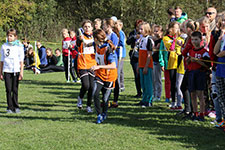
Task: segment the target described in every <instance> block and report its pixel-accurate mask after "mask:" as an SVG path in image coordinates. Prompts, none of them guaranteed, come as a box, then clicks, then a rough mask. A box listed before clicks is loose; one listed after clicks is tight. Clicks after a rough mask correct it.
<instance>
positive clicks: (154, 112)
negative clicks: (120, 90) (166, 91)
mask: <svg viewBox="0 0 225 150" xmlns="http://www.w3.org/2000/svg"><path fill="white" fill-rule="evenodd" d="M120 101H122V100H120ZM124 102H126V101H124ZM163 105H165V104H164V103H163V104H162V103H159V102H158V103H157V104H156V105H155V106H153V107H151V108H146V109H143V108H140V107H137V106H132V105H131V106H128V107H126V108H124V105H121V107H118V108H116V109H112V108H110V109H109V110H108V118H107V120H105V121H104V122H103V123H102V125H103V126H104V125H107V124H115V125H118V126H127V127H133V128H138V129H140V130H147V131H149V134H153V135H156V137H157V138H158V139H159V140H164V141H165V142H168V141H172V142H179V143H183V144H182V145H183V146H184V148H191V147H192V148H195V149H197V150H206V149H210V150H211V149H218V147H219V149H224V148H225V143H224V136H225V134H224V133H223V132H221V131H219V130H218V129H215V128H213V127H208V126H206V125H205V124H209V122H208V121H206V122H193V121H191V120H188V121H183V120H181V119H178V118H176V116H175V114H176V113H175V112H173V111H169V110H168V108H166V107H165V106H164V107H163ZM74 115H75V114H74ZM82 115H85V114H84V113H81V116H80V117H79V118H78V119H81V120H85V121H88V120H89V121H90V122H93V118H92V117H93V116H90V115H89V116H85V117H84V116H82ZM96 118H97V117H96V116H95V118H94V119H95V121H96Z"/></svg>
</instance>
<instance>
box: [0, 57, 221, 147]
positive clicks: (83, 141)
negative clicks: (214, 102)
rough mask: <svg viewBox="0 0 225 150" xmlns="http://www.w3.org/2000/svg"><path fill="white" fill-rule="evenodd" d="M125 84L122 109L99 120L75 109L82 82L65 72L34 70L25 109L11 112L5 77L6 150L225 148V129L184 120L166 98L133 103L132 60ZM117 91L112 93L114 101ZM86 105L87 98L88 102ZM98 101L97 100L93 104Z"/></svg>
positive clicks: (1, 104) (1, 121) (1, 142)
mask: <svg viewBox="0 0 225 150" xmlns="http://www.w3.org/2000/svg"><path fill="white" fill-rule="evenodd" d="M124 68H125V71H124V72H125V86H126V89H125V91H124V92H122V93H121V96H120V97H119V108H117V109H110V110H109V113H108V115H109V116H108V119H107V120H106V121H105V122H104V123H103V124H96V123H95V122H96V114H95V113H92V114H87V113H86V111H85V110H79V109H78V108H76V101H77V96H78V93H79V89H80V84H75V83H66V81H65V77H64V73H62V72H61V73H49V74H40V75H34V74H33V73H32V72H31V71H25V73H24V80H23V81H21V82H20V87H19V103H20V108H21V111H22V113H20V114H6V113H5V110H6V107H7V105H6V96H5V88H4V82H2V81H1V82H0V93H1V94H0V149H1V150H14V149H16V150H30V149H32V150H40V149H41V150H72V149H76V150H79V149H82V150H95V149H96V150H124V149H128V150H139V149H140V150H142V149H146V150H183V149H189V150H213V149H215V150H216V149H225V143H224V140H225V134H224V133H223V132H222V131H221V130H219V129H216V128H214V127H213V126H212V125H211V124H210V119H207V121H206V122H204V123H202V122H201V123H200V122H192V121H190V120H189V121H182V120H181V118H179V117H176V115H175V114H176V113H175V112H172V111H170V110H168V108H167V106H166V105H167V104H166V103H164V102H163V101H161V102H156V103H154V107H152V108H146V109H143V108H140V107H137V106H133V104H135V103H137V102H138V101H139V100H140V99H135V98H132V96H133V95H135V94H136V91H135V85H134V81H133V73H132V69H131V66H130V64H129V61H126V62H125V66H124ZM112 96H113V95H111V98H110V99H111V100H112V98H113V97H112ZM84 104H85V102H84ZM92 106H93V105H92Z"/></svg>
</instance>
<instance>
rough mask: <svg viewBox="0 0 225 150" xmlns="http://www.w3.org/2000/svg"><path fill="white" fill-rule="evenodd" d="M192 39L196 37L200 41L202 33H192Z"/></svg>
mask: <svg viewBox="0 0 225 150" xmlns="http://www.w3.org/2000/svg"><path fill="white" fill-rule="evenodd" d="M191 36H192V37H198V38H200V39H202V33H201V32H199V31H194V32H193V33H192V34H191Z"/></svg>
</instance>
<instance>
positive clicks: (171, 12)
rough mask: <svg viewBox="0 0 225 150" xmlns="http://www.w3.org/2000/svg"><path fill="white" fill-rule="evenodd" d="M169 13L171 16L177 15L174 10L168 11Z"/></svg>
mask: <svg viewBox="0 0 225 150" xmlns="http://www.w3.org/2000/svg"><path fill="white" fill-rule="evenodd" d="M167 13H168V14H169V15H170V16H172V15H175V11H174V9H173V8H169V9H167Z"/></svg>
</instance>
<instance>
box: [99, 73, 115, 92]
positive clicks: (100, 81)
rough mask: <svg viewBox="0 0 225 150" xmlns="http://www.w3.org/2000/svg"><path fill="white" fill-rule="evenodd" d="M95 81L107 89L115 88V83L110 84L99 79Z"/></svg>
mask: <svg viewBox="0 0 225 150" xmlns="http://www.w3.org/2000/svg"><path fill="white" fill-rule="evenodd" d="M95 81H96V82H97V83H99V84H101V85H103V87H104V88H105V89H113V88H114V87H115V82H113V81H112V82H108V81H103V80H102V79H100V78H99V77H97V76H96V77H95Z"/></svg>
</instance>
